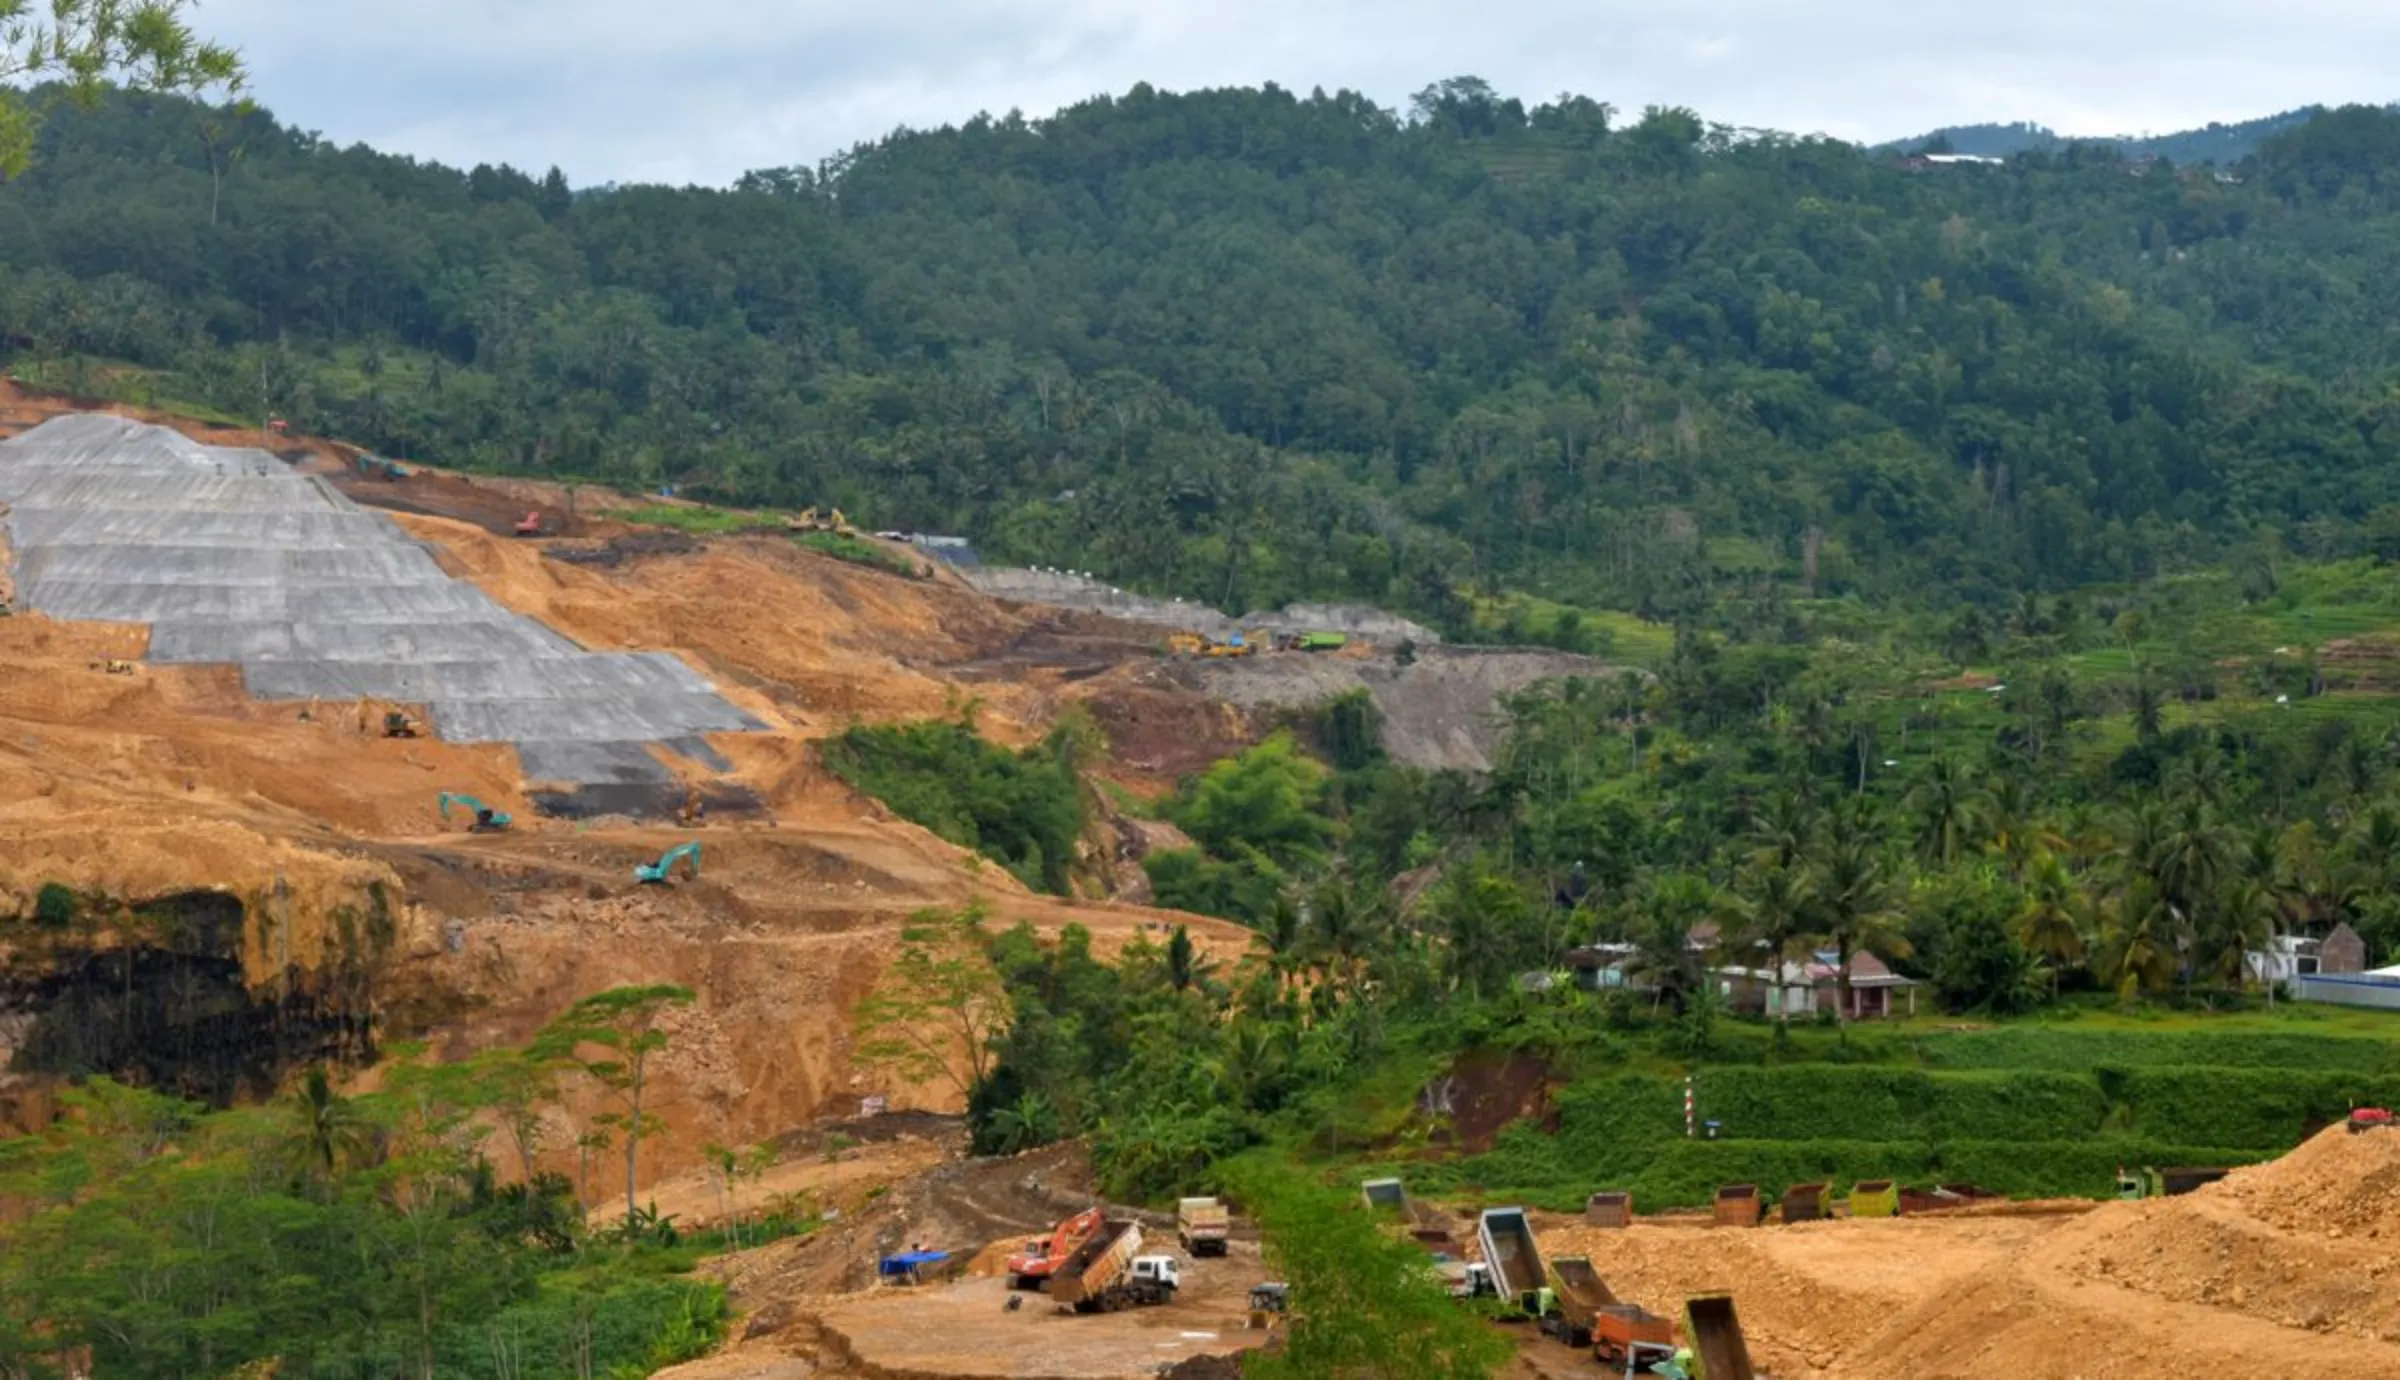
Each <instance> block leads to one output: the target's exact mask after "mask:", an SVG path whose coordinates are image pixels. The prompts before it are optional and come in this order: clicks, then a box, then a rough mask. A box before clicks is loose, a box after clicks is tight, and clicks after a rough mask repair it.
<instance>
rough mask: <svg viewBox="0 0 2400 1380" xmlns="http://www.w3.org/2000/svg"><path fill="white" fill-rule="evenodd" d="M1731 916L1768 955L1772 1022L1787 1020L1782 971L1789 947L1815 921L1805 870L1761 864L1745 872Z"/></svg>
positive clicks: (1814, 899)
mask: <svg viewBox="0 0 2400 1380" xmlns="http://www.w3.org/2000/svg"><path fill="white" fill-rule="evenodd" d="M1736 886H1737V890H1736V892H1735V895H1734V898H1733V899H1734V913H1735V915H1736V916H1737V917H1738V923H1739V926H1740V928H1741V930H1742V932H1743V933H1745V934H1747V935H1749V936H1750V938H1751V939H1753V940H1754V941H1756V942H1757V943H1758V944H1759V945H1761V946H1763V947H1764V948H1765V949H1766V950H1767V951H1768V953H1769V954H1770V955H1771V961H1770V964H1769V966H1770V968H1771V970H1772V971H1773V973H1774V974H1775V984H1774V990H1775V992H1776V994H1777V995H1776V999H1775V1018H1776V1019H1777V1020H1788V1019H1790V1017H1791V1013H1790V1012H1789V1011H1787V1010H1785V1009H1784V1003H1783V997H1782V993H1783V967H1784V963H1785V961H1786V960H1788V959H1789V958H1790V956H1791V951H1792V945H1794V944H1795V943H1798V942H1799V941H1800V940H1802V939H1804V938H1806V937H1807V936H1808V934H1809V933H1810V931H1811V926H1812V925H1813V923H1814V921H1815V918H1816V902H1817V896H1816V891H1815V888H1814V887H1813V886H1812V885H1811V879H1810V877H1809V874H1808V871H1807V869H1806V868H1805V867H1801V866H1791V867H1773V866H1768V865H1765V864H1764V863H1761V864H1759V865H1756V866H1753V867H1750V868H1747V869H1745V870H1744V871H1743V873H1742V875H1741V877H1740V878H1739V879H1738V880H1737V882H1736Z"/></svg>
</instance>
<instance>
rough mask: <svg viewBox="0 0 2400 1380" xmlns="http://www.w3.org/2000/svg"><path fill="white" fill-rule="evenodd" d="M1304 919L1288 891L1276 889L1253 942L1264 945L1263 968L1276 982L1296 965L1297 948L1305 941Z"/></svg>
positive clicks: (1297, 960) (1298, 949) (1298, 963)
mask: <svg viewBox="0 0 2400 1380" xmlns="http://www.w3.org/2000/svg"><path fill="white" fill-rule="evenodd" d="M1305 923H1306V922H1305V921H1303V920H1302V919H1301V916H1300V907H1299V906H1298V905H1296V904H1294V903H1293V901H1292V898H1291V895H1290V893H1288V892H1280V891H1279V892H1277V893H1276V894H1275V901H1274V904H1272V905H1270V906H1269V907H1268V908H1267V914H1266V918H1265V919H1264V920H1262V921H1261V922H1260V924H1259V927H1258V933H1257V935H1256V936H1255V938H1254V941H1253V942H1255V943H1258V944H1261V945H1263V946H1265V948H1266V951H1267V969H1268V971H1270V972H1272V973H1273V974H1274V975H1275V980H1276V982H1277V983H1278V984H1279V985H1280V984H1281V983H1282V981H1283V980H1284V978H1285V977H1287V976H1289V975H1290V974H1291V973H1293V972H1294V971H1296V970H1297V969H1298V968H1299V967H1300V963H1301V958H1300V949H1301V946H1302V944H1303V943H1304V942H1305V940H1306V933H1305Z"/></svg>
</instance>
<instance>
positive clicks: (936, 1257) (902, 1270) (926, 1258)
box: [876, 1251, 950, 1275]
mask: <svg viewBox="0 0 2400 1380" xmlns="http://www.w3.org/2000/svg"><path fill="white" fill-rule="evenodd" d="M949 1258H950V1253H949V1252H948V1251H910V1252H909V1253H908V1254H906V1255H887V1256H885V1257H884V1258H883V1262H882V1263H881V1264H880V1265H878V1266H877V1267H876V1272H877V1273H878V1274H886V1275H906V1274H914V1273H915V1272H917V1271H918V1270H921V1269H924V1268H925V1267H926V1266H928V1265H939V1264H941V1263H942V1262H943V1261H945V1260H948V1259H949Z"/></svg>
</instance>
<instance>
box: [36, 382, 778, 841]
mask: <svg viewBox="0 0 2400 1380" xmlns="http://www.w3.org/2000/svg"><path fill="white" fill-rule="evenodd" d="M0 504H4V505H6V511H5V515H4V516H0V524H4V525H5V527H6V529H7V532H8V536H9V545H10V547H11V548H12V549H13V552H14V560H15V572H14V573H15V581H16V588H17V599H18V602H19V603H20V604H21V605H22V606H23V607H24V608H26V609H27V610H29V611H32V612H37V613H42V614H46V615H48V616H50V617H52V618H58V619H70V620H87V621H100V622H121V623H146V624H148V625H149V626H150V630H151V632H150V660H152V661H154V662H162V663H230V664H232V665H236V666H239V667H240V668H241V671H242V679H243V682H244V684H245V685H246V686H247V688H248V689H249V692H250V693H251V694H252V695H255V696H257V697H259V698H261V699H269V700H312V699H324V700H355V699H358V698H360V697H362V696H371V697H374V698H377V699H386V700H395V701H400V702H402V703H408V704H422V705H424V706H425V708H426V711H427V713H428V715H429V716H430V718H431V721H432V727H433V729H434V731H435V732H437V733H439V734H440V735H441V736H442V737H444V738H446V739H449V740H451V741H453V742H468V743H474V742H503V743H508V744H511V745H513V746H514V747H515V749H516V751H517V758H518V763H519V765H520V767H521V768H522V770H523V772H524V774H525V777H526V779H527V780H528V781H529V782H531V783H535V784H537V785H540V784H551V785H555V786H557V787H561V788H565V789H564V791H563V792H559V793H555V799H554V802H553V803H560V802H565V801H571V799H572V797H575V796H578V795H588V796H589V797H590V799H589V801H588V802H587V805H588V807H590V808H593V809H595V810H596V809H599V808H607V809H609V810H610V811H611V812H615V811H618V810H623V811H624V812H628V813H639V812H642V810H641V806H642V804H643V803H645V802H646V801H652V800H655V799H664V798H665V797H666V796H667V795H668V794H669V793H671V791H672V788H673V787H674V781H675V778H674V774H673V773H672V772H670V771H669V770H668V769H667V767H666V766H665V764H664V763H663V762H662V761H661V760H660V759H659V758H658V757H657V755H656V754H655V753H654V752H652V751H651V749H652V747H654V746H655V747H659V748H664V749H665V750H667V751H671V752H675V753H677V754H678V755H681V756H684V757H688V758H691V759H693V761H694V762H695V763H696V764H698V765H700V766H704V767H708V768H712V769H721V768H722V767H723V766H724V765H725V764H724V762H723V760H722V759H721V758H719V757H717V755H716V754H715V753H714V752H713V751H711V750H710V749H709V747H708V746H707V744H706V743H705V742H704V741H702V739H701V738H700V735H702V734H705V733H719V732H729V731H742V730H758V729H764V728H765V727H766V725H765V724H763V723H761V722H759V721H758V720H757V719H756V718H753V717H752V716H750V715H748V714H746V713H744V712H742V711H741V710H739V709H737V708H735V707H734V706H733V705H732V704H729V703H728V702H726V700H725V699H724V698H723V697H722V696H720V695H718V694H717V692H716V690H715V689H714V688H713V687H711V686H710V685H709V684H708V682H707V681H706V680H704V679H702V678H701V676H700V675H699V674H698V673H697V672H695V671H693V670H692V669H691V668H690V667H689V666H686V665H685V664H684V663H683V662H682V661H681V660H679V659H677V658H676V657H674V656H671V655H668V654H666V653H664V652H631V653H624V652H592V651H587V650H585V649H584V648H582V647H580V646H578V645H577V644H576V643H574V642H573V641H571V640H569V639H568V638H566V637H563V636H561V635H560V634H558V633H557V632H555V631H553V630H551V629H550V628H548V627H545V626H544V625H542V624H541V623H539V622H536V621H535V620H533V619H531V618H527V617H525V616H524V615H522V614H518V613H514V612H511V611H510V610H508V609H506V608H503V607H502V606H501V605H499V604H498V603H496V602H494V601H493V600H492V599H491V597H490V596H488V595H486V594H485V593H484V592H483V591H482V590H481V589H478V588H477V587H475V586H474V585H472V584H468V583H466V582H464V581H460V580H454V579H452V578H451V577H450V576H448V575H447V574H445V573H443V571H442V569H441V568H440V566H438V565H437V564H436V563H435V562H434V559H433V555H432V553H431V551H430V550H428V549H427V548H426V547H425V546H424V545H423V544H421V543H419V542H418V541H416V540H415V539H414V538H412V537H410V536H409V535H408V534H407V533H406V532H404V531H402V530H401V529H400V527H399V526H398V525H397V524H395V523H393V522H392V521H391V520H390V519H388V518H385V517H383V516H382V515H380V514H377V513H372V512H368V511H366V510H364V509H361V508H359V507H358V506H357V505H355V504H353V503H352V502H351V501H350V500H349V499H348V498H346V497H344V496H343V495H342V494H341V493H340V492H338V491H337V490H335V489H334V488H333V487H332V486H331V485H329V484H327V483H325V482H324V481H323V480H321V479H315V478H311V477H308V476H305V475H302V474H299V473H297V472H295V471H294V470H292V469H291V468H290V467H289V466H287V465H285V464H284V463H283V462H282V461H280V460H277V459H276V458H275V457H274V456H272V455H268V454H266V453H265V452H263V451H256V450H231V449H224V448H219V447H213V446H205V445H202V444H200V443H198V442H196V441H193V440H190V439H188V438H187V437H185V436H183V435H181V434H179V433H177V432H174V431H169V430H167V429H166V428H163V427H155V426H145V425H143V424H141V423H138V422H132V421H128V420H126V419H124V418H121V417H111V416H103V415H96V414H91V415H81V416H72V417H62V418H58V419H56V420H53V421H50V422H46V423H44V424H43V425H41V426H39V427H36V428H35V429H33V430H32V431H28V432H26V433H25V434H24V435H22V436H19V437H16V438H15V439H13V440H9V441H0ZM569 807H570V808H572V806H571V804H570V806H569Z"/></svg>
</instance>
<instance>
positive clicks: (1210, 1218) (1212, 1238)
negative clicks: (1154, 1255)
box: [1175, 1198, 1233, 1259]
mask: <svg viewBox="0 0 2400 1380" xmlns="http://www.w3.org/2000/svg"><path fill="white" fill-rule="evenodd" d="M1232 1235H1233V1214H1232V1213H1231V1212H1229V1211H1227V1210H1226V1208H1225V1204H1224V1203H1222V1202H1220V1201H1218V1200H1217V1199H1215V1198H1183V1199H1178V1200H1177V1201H1176V1204H1175V1236H1176V1238H1177V1239H1178V1240H1180V1241H1181V1242H1182V1243H1183V1249H1184V1253H1185V1254H1187V1255H1190V1256H1192V1257H1193V1258H1194V1259H1197V1258H1199V1257H1201V1256H1204V1255H1223V1254H1225V1245H1226V1241H1227V1239H1228V1238H1230V1237H1231V1236H1232Z"/></svg>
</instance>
